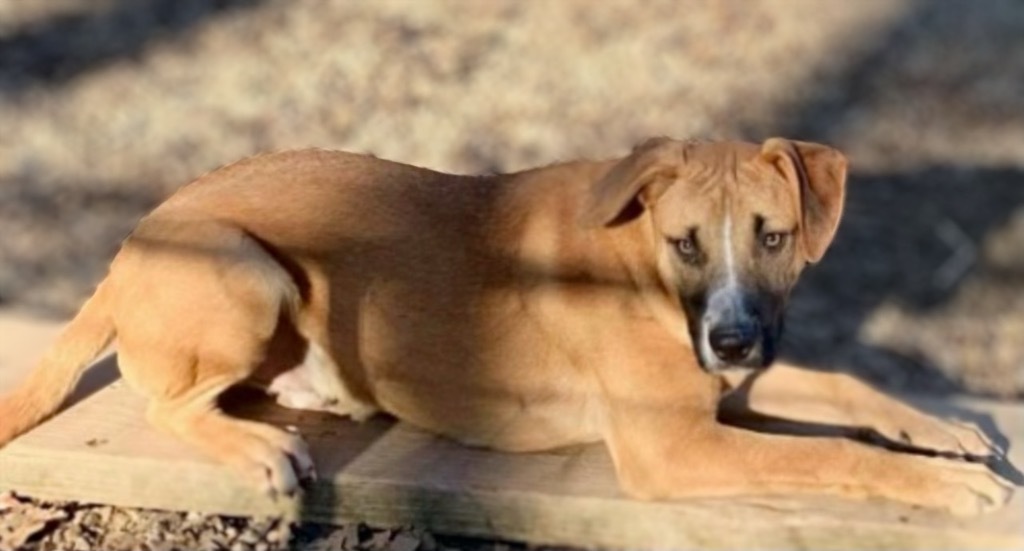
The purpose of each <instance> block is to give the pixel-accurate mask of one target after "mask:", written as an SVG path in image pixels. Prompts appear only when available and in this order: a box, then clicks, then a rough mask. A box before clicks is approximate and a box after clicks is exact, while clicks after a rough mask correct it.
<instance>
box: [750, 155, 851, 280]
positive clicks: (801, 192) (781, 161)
mask: <svg viewBox="0 0 1024 551" xmlns="http://www.w3.org/2000/svg"><path fill="white" fill-rule="evenodd" d="M761 156H762V158H763V159H764V160H766V161H767V162H768V163H769V164H771V165H772V166H774V167H775V169H776V170H778V171H779V172H781V173H782V175H783V176H785V178H786V179H787V180H788V181H790V182H792V183H793V184H794V185H795V186H796V188H797V193H798V196H799V198H800V208H801V211H802V218H803V220H802V222H801V224H800V226H801V227H800V232H801V238H802V242H803V247H804V252H805V254H806V256H807V261H808V262H812V263H814V262H817V261H819V260H821V257H822V256H823V255H824V254H825V249H827V248H828V246H829V244H830V243H831V242H832V238H833V237H835V234H836V229H837V228H838V227H839V218H840V216H841V215H842V212H843V200H844V198H845V195H846V167H847V164H848V163H847V160H846V156H844V155H843V154H842V153H840V152H839V151H838V150H836V149H833V148H831V147H828V146H825V145H821V144H816V143H808V142H797V141H791V140H786V139H783V138H770V139H768V140H766V141H765V142H764V144H763V145H762V146H761Z"/></svg>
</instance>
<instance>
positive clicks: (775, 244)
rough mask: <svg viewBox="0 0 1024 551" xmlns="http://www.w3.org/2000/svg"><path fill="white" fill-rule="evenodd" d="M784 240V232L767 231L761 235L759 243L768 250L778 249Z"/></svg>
mask: <svg viewBox="0 0 1024 551" xmlns="http://www.w3.org/2000/svg"><path fill="white" fill-rule="evenodd" d="M785 241H786V234H784V233H782V232H769V233H766V234H764V235H763V236H761V244H762V245H764V248H766V249H768V250H773V251H774V250H778V249H780V248H782V244H783V243H784V242H785Z"/></svg>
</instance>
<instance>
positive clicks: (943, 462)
mask: <svg viewBox="0 0 1024 551" xmlns="http://www.w3.org/2000/svg"><path fill="white" fill-rule="evenodd" d="M925 460H927V461H930V462H933V463H934V465H933V466H935V467H938V476H937V477H936V479H935V480H934V484H935V486H934V487H933V490H932V492H930V495H929V498H930V499H929V501H930V502H929V503H922V505H926V506H932V507H939V508H944V509H946V510H948V511H949V512H951V513H953V514H954V515H958V516H973V515H980V514H983V513H988V512H991V511H994V510H996V509H998V508H1000V507H1002V506H1003V505H1005V504H1006V503H1007V502H1008V501H1009V500H1010V497H1011V496H1012V495H1013V484H1012V483H1011V482H1009V481H1008V480H1005V479H1003V478H1002V477H1000V476H999V475H997V474H996V473H994V472H992V471H991V470H990V469H989V468H988V467H986V466H985V465H983V464H980V463H969V462H965V461H956V460H949V459H942V458H926V459H925Z"/></svg>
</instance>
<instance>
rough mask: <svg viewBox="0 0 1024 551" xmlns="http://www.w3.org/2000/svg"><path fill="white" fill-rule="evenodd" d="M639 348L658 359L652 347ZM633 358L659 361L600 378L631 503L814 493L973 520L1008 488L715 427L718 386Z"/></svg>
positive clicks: (980, 471)
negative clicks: (966, 516) (972, 516)
mask: <svg viewBox="0 0 1024 551" xmlns="http://www.w3.org/2000/svg"><path fill="white" fill-rule="evenodd" d="M644 344H645V345H646V344H650V343H644ZM644 350H646V351H647V352H651V351H662V352H667V350H665V349H664V347H658V346H656V344H655V345H653V346H647V347H645V348H644ZM642 356H643V357H644V358H645V359H651V358H655V359H656V361H657V362H659V363H649V362H648V363H643V362H641V361H637V360H636V359H634V360H633V361H631V362H628V364H627V365H624V366H621V367H620V368H614V367H613V368H610V369H608V370H606V371H604V372H602V374H601V384H602V387H603V389H604V393H605V396H606V399H607V401H608V403H607V408H608V409H607V424H606V427H605V439H606V443H607V445H608V448H609V450H610V452H611V455H612V458H613V461H614V463H615V467H616V470H617V474H618V477H619V481H620V484H621V486H622V488H623V490H624V491H626V492H627V493H629V494H631V495H633V496H636V497H641V498H648V499H674V498H684V497H694V496H738V495H773V494H774V495H782V494H807V493H818V494H831V495H836V496H842V497H850V498H859V499H864V498H869V497H882V498H888V499H892V500H896V501H901V502H905V503H909V504H914V505H921V506H926V507H933V508H942V509H948V510H950V511H952V512H955V513H958V514H977V513H981V512H984V511H987V510H990V509H994V508H996V507H998V506H1001V505H1002V504H1004V503H1005V502H1006V500H1007V499H1009V496H1010V494H1011V487H1012V486H1011V485H1010V483H1009V482H1007V481H1005V480H1003V479H1001V478H1000V477H998V476H997V475H996V474H994V473H993V472H992V471H990V470H989V469H988V468H987V467H986V466H985V465H983V464H979V463H972V462H967V461H961V460H952V459H944V458H935V457H924V456H920V455H912V454H903V453H897V452H893V451H889V450H885V449H882V448H877V447H873V446H869V445H866V444H862V443H860V442H856V441H852V440H848V439H843V438H808V437H794V436H781V435H769V434H760V433H756V432H751V431H746V430H743V429H739V428H735V427H730V426H727V425H722V424H719V423H718V422H717V421H716V419H715V408H716V402H717V399H718V392H719V388H720V387H719V386H718V383H717V381H716V380H715V379H714V378H713V377H711V376H709V375H706V374H704V373H702V372H700V371H699V370H698V368H697V367H696V366H694V365H692V360H691V361H690V365H687V362H686V361H685V360H684V361H678V360H677V361H671V362H666V361H665V359H666V358H669V357H671V356H665V355H659V354H650V353H644V354H642ZM659 356H660V359H659ZM675 357H676V358H678V357H679V356H678V355H677V356H675Z"/></svg>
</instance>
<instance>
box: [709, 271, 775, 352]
mask: <svg viewBox="0 0 1024 551" xmlns="http://www.w3.org/2000/svg"><path fill="white" fill-rule="evenodd" d="M763 310H764V308H761V307H759V302H758V300H757V298H756V297H754V296H752V295H750V294H749V293H745V292H743V290H742V289H740V288H739V287H737V286H728V287H723V288H720V289H717V290H715V291H713V292H711V293H710V294H709V295H708V298H707V304H706V306H705V308H704V312H703V315H702V316H701V318H700V327H701V330H700V342H699V345H698V347H697V348H698V350H697V354H698V356H699V358H698V359H699V360H700V363H701V365H702V366H703V367H704V368H705V369H707V370H709V371H719V370H722V369H726V368H729V367H748V368H760V367H766V366H767V365H768V364H770V363H771V362H772V360H774V349H775V338H776V337H777V335H776V330H775V328H774V324H773V323H772V320H771V319H767V320H766V319H763V314H765V313H766V312H764V311H763Z"/></svg>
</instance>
